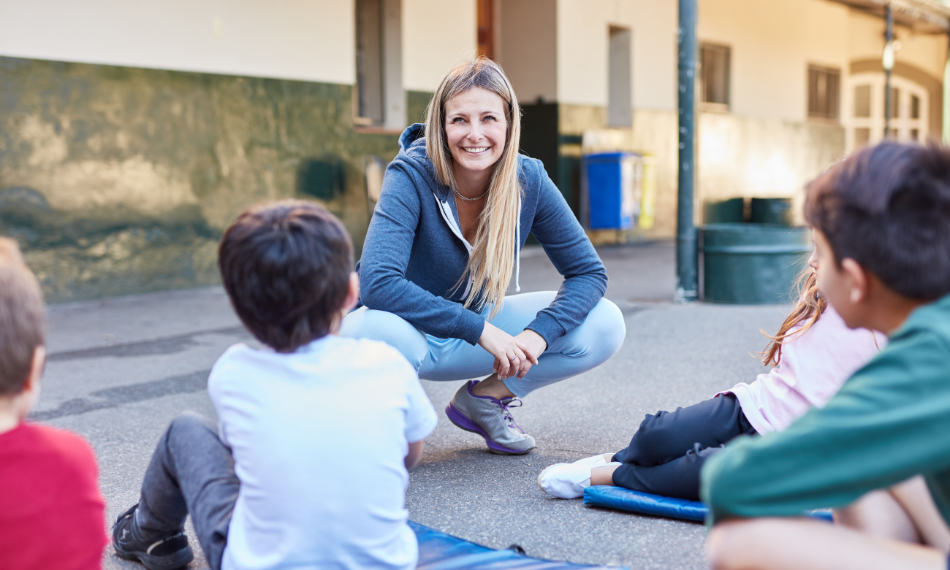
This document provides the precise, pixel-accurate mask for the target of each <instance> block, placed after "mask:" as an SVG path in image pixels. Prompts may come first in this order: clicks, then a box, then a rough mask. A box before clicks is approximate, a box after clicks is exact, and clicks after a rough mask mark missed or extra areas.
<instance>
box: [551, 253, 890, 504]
mask: <svg viewBox="0 0 950 570" xmlns="http://www.w3.org/2000/svg"><path fill="white" fill-rule="evenodd" d="M817 272H818V258H817V256H816V255H815V254H814V253H812V255H811V257H810V258H809V260H808V267H807V268H806V269H805V271H804V272H802V275H801V276H800V277H799V280H798V283H799V286H798V287H797V295H796V296H797V298H798V304H797V305H796V306H795V308H794V309H792V312H791V313H790V314H789V315H788V317H786V319H785V322H784V323H782V326H781V328H779V331H778V333H777V334H776V335H775V336H772V335H768V334H766V336H767V337H768V338H769V339H770V342H769V344H768V346H767V347H766V349H765V350H764V351H763V352H762V353H761V356H762V364H763V365H766V366H769V365H771V366H772V367H773V368H772V369H771V370H770V371H769V373H768V374H760V375H759V376H758V377H757V378H756V379H755V381H753V382H752V383H750V384H746V383H745V382H740V383H739V384H736V385H735V386H733V387H732V388H731V389H729V390H725V391H723V392H720V393H718V394H716V395H715V396H714V397H712V398H711V399H709V400H705V401H702V402H700V403H698V404H693V405H692V406H688V407H685V408H677V409H676V411H674V412H662V411H661V412H657V414H656V415H647V417H646V419H644V420H643V423H641V424H640V429H638V430H637V432H636V433H634V434H633V438H632V439H631V440H630V445H629V446H627V448H626V449H623V450H621V451H618V452H617V453H607V454H602V455H595V456H593V457H589V458H586V459H581V460H579V461H575V462H574V463H558V464H555V465H552V466H550V467H548V468H547V469H545V470H544V471H542V472H541V474H540V475H539V476H538V485H539V486H540V487H541V488H542V489H543V490H544V491H546V492H548V493H549V494H551V495H554V496H555V497H559V498H562V499H571V498H576V497H580V496H581V495H583V494H584V488H585V487H587V486H588V485H616V486H619V487H626V488H628V489H632V490H634V491H641V492H645V493H652V494H655V495H664V496H668V497H676V498H679V499H689V500H693V501H698V500H699V473H700V471H701V469H702V466H703V464H704V463H705V461H706V459H707V458H709V457H710V456H711V455H712V454H714V453H717V452H719V451H720V450H721V449H722V446H723V445H724V444H726V443H727V442H729V441H730V440H731V439H733V438H735V437H738V436H740V435H765V434H767V433H769V432H773V431H782V430H784V429H785V428H787V427H788V426H789V425H791V423H792V422H793V421H795V420H796V419H798V418H799V417H801V416H802V415H804V414H805V412H807V411H808V410H809V409H811V408H812V407H816V406H817V407H823V406H824V405H825V403H826V402H827V401H828V400H829V399H831V397H832V396H834V395H835V394H836V393H837V392H838V389H839V388H841V385H842V384H844V381H845V380H847V379H848V377H850V376H851V374H852V373H854V371H855V370H857V369H858V368H860V367H861V366H862V365H863V364H865V363H866V362H868V361H869V360H871V358H872V357H873V356H875V355H876V354H877V353H878V351H879V350H880V349H881V348H883V347H884V344H885V343H886V342H887V339H886V337H885V336H884V335H882V334H880V333H875V332H871V331H870V330H867V329H850V328H848V326H847V325H845V323H844V320H842V318H841V317H840V316H839V315H838V314H837V313H836V312H835V311H834V309H832V308H831V307H830V306H829V305H828V304H827V303H826V302H825V300H824V299H822V298H821V297H820V296H819V295H818V285H817V280H816V276H817Z"/></svg>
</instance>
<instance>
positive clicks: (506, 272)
mask: <svg viewBox="0 0 950 570" xmlns="http://www.w3.org/2000/svg"><path fill="white" fill-rule="evenodd" d="M473 87H480V88H482V89H485V90H487V91H491V92H492V93H494V94H496V95H498V96H499V97H501V99H502V100H503V101H504V102H505V107H506V108H505V118H506V119H507V120H508V131H507V133H506V135H505V149H504V151H502V154H501V158H499V159H498V162H496V163H495V166H494V167H493V170H492V175H491V178H490V180H489V183H488V196H487V200H488V203H487V204H486V205H485V208H484V209H483V210H482V213H481V215H480V216H479V218H478V230H477V232H476V234H475V243H474V244H472V253H471V255H470V256H469V259H468V265H467V266H466V271H465V273H463V274H462V277H461V278H460V279H459V283H458V284H456V288H458V287H459V286H461V285H462V283H464V281H465V279H466V278H470V279H471V280H472V286H471V288H470V289H469V292H468V295H467V297H466V299H465V307H466V308H468V307H473V306H474V307H475V309H476V310H479V311H481V310H482V309H483V308H484V307H485V304H486V303H489V304H491V313H490V315H489V318H492V317H494V316H495V315H496V314H498V311H500V310H501V307H502V305H503V304H504V300H505V290H506V289H507V288H508V282H509V281H511V271H512V267H513V265H514V261H515V255H516V249H517V248H518V247H519V246H520V245H521V244H516V243H515V239H516V235H517V227H518V224H519V223H520V218H521V215H520V214H521V212H520V211H519V209H520V208H519V206H520V200H521V184H520V183H519V181H518V148H519V147H520V145H521V108H520V107H519V106H518V98H517V97H515V90H514V89H513V88H512V87H511V82H510V81H508V77H507V76H505V72H504V71H503V70H502V69H501V66H500V65H498V64H497V63H495V62H494V61H492V60H490V59H488V58H485V57H479V58H477V59H475V60H474V61H471V62H468V63H463V64H461V65H458V66H456V67H455V68H453V69H452V70H451V71H449V73H448V75H446V76H445V79H443V80H442V83H441V84H440V85H439V88H438V90H436V92H435V95H433V96H432V100H431V101H429V107H428V109H427V110H426V128H425V136H426V152H427V153H428V154H429V159H430V160H431V161H432V164H433V166H434V167H435V173H436V176H437V177H438V178H439V182H441V183H442V184H445V185H446V186H448V187H449V188H452V189H453V190H454V189H455V188H456V183H455V176H454V174H453V172H452V164H453V162H452V153H451V151H450V150H449V145H448V140H447V138H446V134H445V103H446V102H447V101H448V100H449V99H451V98H452V97H455V96H456V95H458V94H460V93H464V92H465V91H468V90H469V89H472V88H473Z"/></svg>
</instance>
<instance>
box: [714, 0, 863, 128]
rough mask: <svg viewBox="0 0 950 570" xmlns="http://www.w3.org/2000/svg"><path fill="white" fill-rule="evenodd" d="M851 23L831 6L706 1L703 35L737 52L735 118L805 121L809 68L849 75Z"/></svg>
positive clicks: (802, 1)
mask: <svg viewBox="0 0 950 570" xmlns="http://www.w3.org/2000/svg"><path fill="white" fill-rule="evenodd" d="M848 21H849V9H848V8H847V7H846V6H843V5H840V4H835V3H832V2H828V1H827V0H705V1H704V2H701V3H700V12H699V28H698V30H697V33H698V35H699V39H700V41H701V42H712V43H718V44H724V45H728V46H730V48H731V52H732V53H731V56H732V62H731V67H732V69H731V72H732V85H731V94H732V101H731V104H730V111H731V113H732V114H734V115H737V116H746V117H768V118H775V119H784V120H792V121H804V120H806V117H807V112H808V106H807V105H808V73H807V71H808V65H809V64H817V65H822V66H828V67H835V68H837V69H839V70H841V71H842V73H845V72H846V70H847V67H848V59H849V56H848V49H849V45H848V32H847V30H848Z"/></svg>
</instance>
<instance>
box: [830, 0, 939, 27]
mask: <svg viewBox="0 0 950 570" xmlns="http://www.w3.org/2000/svg"><path fill="white" fill-rule="evenodd" d="M831 1H832V2H837V3H839V4H846V5H848V6H851V7H853V8H858V9H860V10H862V11H865V12H870V13H872V14H876V15H879V16H881V17H882V18H883V17H884V10H885V6H886V5H887V4H890V5H891V7H892V8H893V10H894V22H895V23H896V24H900V25H902V26H907V27H909V28H911V29H912V30H913V31H914V32H915V33H921V34H938V33H946V32H947V31H948V30H950V7H948V6H947V5H946V4H944V3H943V2H939V1H938V0H831Z"/></svg>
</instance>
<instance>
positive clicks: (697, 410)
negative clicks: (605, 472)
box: [613, 394, 756, 466]
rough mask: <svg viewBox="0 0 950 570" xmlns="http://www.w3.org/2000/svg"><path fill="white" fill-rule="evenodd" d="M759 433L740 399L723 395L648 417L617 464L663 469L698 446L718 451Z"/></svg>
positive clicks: (616, 457) (619, 455) (622, 452)
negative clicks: (663, 465)
mask: <svg viewBox="0 0 950 570" xmlns="http://www.w3.org/2000/svg"><path fill="white" fill-rule="evenodd" d="M755 433H756V431H755V428H753V427H752V425H751V424H750V423H749V421H748V420H747V419H746V417H745V415H744V414H743V413H742V408H741V407H740V406H739V401H738V400H737V399H736V397H735V396H733V395H732V394H722V395H720V396H717V397H715V398H711V399H709V400H704V401H702V402H700V403H698V404H693V405H692V406H688V407H685V408H677V409H676V411H674V412H657V414H656V415H647V417H646V419H644V420H643V422H642V423H641V424H640V429H638V430H637V432H636V433H634V434H633V438H632V439H631V440H630V445H629V446H627V448H626V449H623V450H621V451H618V452H617V454H616V455H615V456H614V458H613V460H614V461H620V462H623V463H633V464H635V465H643V466H652V465H661V464H663V463H666V462H668V461H672V460H674V459H677V458H680V457H683V456H684V455H685V454H686V452H687V451H690V450H692V449H693V446H694V445H695V444H697V443H698V444H699V446H700V447H701V448H707V447H718V446H720V445H723V444H724V443H727V442H728V441H730V440H731V439H733V438H734V437H736V436H738V435H742V434H755Z"/></svg>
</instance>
